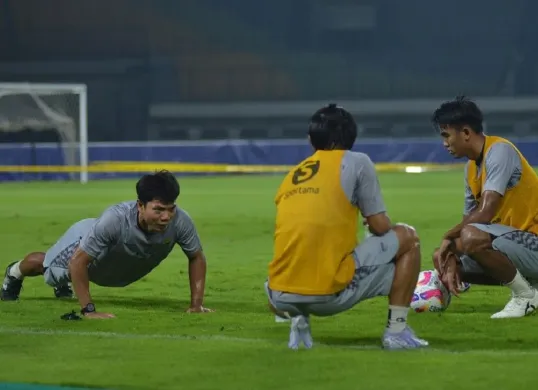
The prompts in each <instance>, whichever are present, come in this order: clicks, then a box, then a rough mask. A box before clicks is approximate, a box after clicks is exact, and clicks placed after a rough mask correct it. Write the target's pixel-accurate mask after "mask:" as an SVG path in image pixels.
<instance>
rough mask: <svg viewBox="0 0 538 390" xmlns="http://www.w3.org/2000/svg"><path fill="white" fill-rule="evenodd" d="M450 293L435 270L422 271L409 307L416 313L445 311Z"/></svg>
mask: <svg viewBox="0 0 538 390" xmlns="http://www.w3.org/2000/svg"><path fill="white" fill-rule="evenodd" d="M451 298H452V295H451V294H450V292H449V291H448V289H447V288H446V287H445V285H444V284H443V283H442V282H441V279H440V278H439V274H438V273H437V271H436V270H433V271H422V272H421V273H420V274H419V276H418V282H417V287H416V288H415V292H414V293H413V298H412V299H411V309H413V310H414V311H415V312H417V313H422V312H424V311H433V312H440V311H445V310H446V309H447V308H448V305H450V299H451Z"/></svg>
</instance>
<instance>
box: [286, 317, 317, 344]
mask: <svg viewBox="0 0 538 390" xmlns="http://www.w3.org/2000/svg"><path fill="white" fill-rule="evenodd" d="M290 328H291V329H290V339H289V342H288V347H289V348H291V349H299V346H300V345H301V343H302V344H304V346H305V348H307V349H309V348H312V345H313V344H314V342H313V340H312V334H311V333H310V321H309V319H308V317H305V316H296V317H292V319H291V327H290Z"/></svg>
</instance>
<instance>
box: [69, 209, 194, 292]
mask: <svg viewBox="0 0 538 390" xmlns="http://www.w3.org/2000/svg"><path fill="white" fill-rule="evenodd" d="M175 244H178V245H179V246H180V247H181V249H182V250H183V252H184V253H185V255H187V257H191V256H193V255H194V254H195V253H196V252H198V251H201V250H202V245H201V243H200V238H199V237H198V233H197V232H196V228H195V226H194V223H193V221H192V219H191V218H190V217H189V215H188V214H187V213H186V212H185V211H184V210H182V209H180V208H177V211H176V214H175V215H174V218H173V220H172V221H171V222H170V224H169V225H168V227H167V228H166V230H165V231H163V232H157V233H149V234H148V233H145V232H144V231H142V230H141V229H140V228H139V227H138V211H137V207H136V202H135V201H132V202H125V203H119V204H116V205H113V206H111V207H109V208H108V209H107V210H105V212H104V213H103V214H102V215H101V216H100V217H99V218H97V219H96V220H95V223H94V224H93V225H92V227H91V229H90V230H89V231H88V232H87V233H86V234H85V235H83V236H82V239H81V241H80V244H79V246H80V248H81V249H82V250H83V251H84V252H86V253H88V254H89V255H90V256H91V257H92V258H93V261H92V263H91V264H90V266H89V268H88V270H89V276H90V280H91V281H92V282H94V283H96V284H98V285H101V286H109V287H123V286H126V285H128V284H131V283H133V282H135V281H137V280H139V279H141V278H142V277H143V276H145V275H147V274H148V273H149V272H151V271H152V270H153V269H154V268H155V267H156V266H157V265H159V264H160V263H161V262H162V261H163V260H164V259H165V258H166V257H167V256H168V254H169V253H170V252H171V251H172V249H173V247H174V245H175Z"/></svg>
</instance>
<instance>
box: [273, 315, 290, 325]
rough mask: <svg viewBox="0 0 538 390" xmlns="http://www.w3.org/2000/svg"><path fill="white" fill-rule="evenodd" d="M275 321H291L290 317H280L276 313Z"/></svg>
mask: <svg viewBox="0 0 538 390" xmlns="http://www.w3.org/2000/svg"><path fill="white" fill-rule="evenodd" d="M275 322H277V323H281V322H290V319H289V318H284V317H280V316H278V315H276V314H275Z"/></svg>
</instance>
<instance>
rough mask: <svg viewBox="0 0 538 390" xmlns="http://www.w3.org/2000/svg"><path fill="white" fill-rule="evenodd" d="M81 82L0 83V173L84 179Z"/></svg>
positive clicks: (83, 95) (85, 152)
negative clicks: (0, 155)
mask: <svg viewBox="0 0 538 390" xmlns="http://www.w3.org/2000/svg"><path fill="white" fill-rule="evenodd" d="M86 93H87V92H86V85H84V84H39V83H0V153H1V154H3V157H2V166H1V167H0V168H1V171H2V172H0V174H3V175H7V174H9V173H10V172H14V171H16V172H18V173H19V174H20V172H27V173H29V174H31V176H32V177H34V178H36V176H37V178H39V179H43V178H46V177H47V175H48V176H49V177H51V176H54V177H58V176H59V175H62V176H63V177H65V178H66V179H71V180H80V181H81V182H82V183H86V182H87V181H88V172H87V166H88V137H87V125H88V124H87V96H86Z"/></svg>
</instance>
